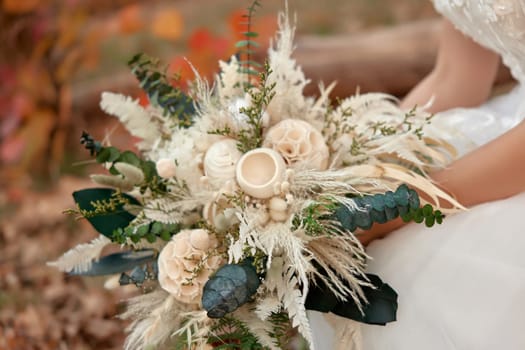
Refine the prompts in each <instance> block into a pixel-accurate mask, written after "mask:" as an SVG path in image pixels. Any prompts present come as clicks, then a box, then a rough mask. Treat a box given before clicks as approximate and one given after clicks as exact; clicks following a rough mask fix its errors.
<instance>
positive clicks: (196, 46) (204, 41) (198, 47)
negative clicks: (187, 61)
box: [188, 28, 213, 51]
mask: <svg viewBox="0 0 525 350" xmlns="http://www.w3.org/2000/svg"><path fill="white" fill-rule="evenodd" d="M212 45H213V37H212V34H211V33H210V31H209V30H208V29H207V28H199V29H196V30H195V31H194V32H193V33H191V35H190V38H189V39H188V47H189V48H190V50H191V51H205V50H209V49H210V47H211V46H212Z"/></svg>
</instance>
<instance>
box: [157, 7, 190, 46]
mask: <svg viewBox="0 0 525 350" xmlns="http://www.w3.org/2000/svg"><path fill="white" fill-rule="evenodd" d="M183 29H184V21H183V19H182V16H181V14H180V13H179V11H177V10H176V9H167V10H162V11H161V12H159V13H157V14H156V15H155V16H154V17H153V19H152V24H151V32H152V33H153V35H155V36H157V37H159V38H162V39H166V40H178V39H179V38H180V37H181V36H182V32H183Z"/></svg>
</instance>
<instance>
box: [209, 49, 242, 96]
mask: <svg viewBox="0 0 525 350" xmlns="http://www.w3.org/2000/svg"><path fill="white" fill-rule="evenodd" d="M219 67H220V69H221V73H220V74H219V75H218V76H217V78H216V81H217V93H218V95H219V99H221V100H230V99H232V98H235V97H239V96H243V95H244V91H243V88H242V82H243V81H246V74H243V73H242V72H241V71H240V69H239V61H238V60H237V57H235V56H232V57H231V58H230V60H229V61H228V62H224V61H219Z"/></svg>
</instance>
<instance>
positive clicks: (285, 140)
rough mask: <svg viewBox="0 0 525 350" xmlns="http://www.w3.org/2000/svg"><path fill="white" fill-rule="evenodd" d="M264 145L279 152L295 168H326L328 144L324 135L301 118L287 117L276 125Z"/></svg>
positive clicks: (269, 131) (269, 132)
mask: <svg viewBox="0 0 525 350" xmlns="http://www.w3.org/2000/svg"><path fill="white" fill-rule="evenodd" d="M264 145H265V146H266V147H269V148H273V149H274V150H276V151H277V152H279V153H280V154H281V155H282V156H283V158H284V159H285V160H286V162H287V164H288V165H289V166H291V167H293V168H312V169H315V170H326V168H327V166H328V157H329V154H328V146H327V145H326V143H325V142H324V138H323V135H322V134H321V133H320V132H319V131H318V130H317V129H315V128H314V127H313V126H312V125H310V124H309V123H307V122H305V121H304V120H299V119H285V120H283V121H281V122H279V123H278V124H276V125H274V126H273V127H272V128H271V129H270V130H268V134H267V135H266V139H265V140H264Z"/></svg>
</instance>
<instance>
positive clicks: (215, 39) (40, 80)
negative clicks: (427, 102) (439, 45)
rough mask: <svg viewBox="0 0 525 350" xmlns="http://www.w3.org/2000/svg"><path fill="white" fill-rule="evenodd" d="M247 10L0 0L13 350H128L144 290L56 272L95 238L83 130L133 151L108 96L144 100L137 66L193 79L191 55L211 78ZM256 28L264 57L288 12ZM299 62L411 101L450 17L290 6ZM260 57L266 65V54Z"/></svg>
mask: <svg viewBox="0 0 525 350" xmlns="http://www.w3.org/2000/svg"><path fill="white" fill-rule="evenodd" d="M250 3H251V1H245V0H191V1H190V0H171V1H161V0H147V1H145V0H144V1H136V0H135V1H131V0H1V5H0V6H1V7H0V349H120V348H122V344H123V339H124V329H125V323H124V322H123V321H121V320H119V319H118V318H117V317H116V315H118V313H119V312H120V311H122V308H123V304H122V303H121V300H122V299H125V298H126V297H129V295H131V294H132V293H134V292H133V291H130V290H128V289H120V290H113V291H108V290H105V289H103V288H102V283H103V281H101V280H97V279H82V278H78V277H68V276H65V275H64V274H62V273H59V272H57V271H55V270H53V269H52V268H50V267H47V266H46V265H45V263H46V261H51V260H54V259H56V258H57V257H58V256H60V254H61V253H63V252H65V251H66V250H67V249H69V248H71V247H74V246H75V245H76V244H78V243H81V242H85V241H88V240H90V239H91V238H93V237H95V236H96V234H95V232H94V230H92V229H91V228H90V227H89V226H88V225H86V224H85V223H84V222H76V221H74V220H73V219H72V218H69V217H67V216H66V215H64V214H62V211H63V210H64V209H67V208H69V207H72V206H73V202H72V199H71V196H70V194H71V192H72V191H74V190H76V189H79V188H82V187H87V186H90V183H89V180H88V176H87V175H88V173H89V171H88V170H89V169H90V167H91V166H92V164H90V162H89V155H88V154H87V153H86V152H84V150H83V147H81V145H80V144H79V137H80V134H81V131H82V130H86V131H88V132H89V133H91V134H92V135H93V136H94V137H95V138H97V139H103V138H107V139H108V140H110V141H111V142H112V143H113V144H114V145H117V146H118V147H120V148H124V149H125V148H128V149H130V148H133V140H132V139H131V138H130V137H129V135H128V134H126V133H125V132H124V131H123V130H122V129H121V128H120V127H119V126H118V123H117V121H116V119H112V118H111V117H108V116H105V115H104V114H103V113H101V111H100V108H99V105H98V101H99V97H100V93H101V92H102V91H114V92H120V93H123V94H128V95H131V96H133V97H135V98H140V99H144V95H142V94H141V92H140V90H139V89H138V86H137V83H136V82H135V80H134V77H133V76H132V75H131V74H130V72H129V71H128V69H127V61H128V60H129V59H130V58H131V57H132V56H133V55H134V54H136V53H139V52H144V53H147V54H148V55H150V56H153V57H159V58H160V59H161V61H162V62H164V63H165V64H166V65H169V68H168V71H169V72H173V73H179V74H180V75H181V77H182V81H185V80H188V79H191V78H192V72H191V69H190V68H189V66H188V64H187V62H186V61H185V59H184V58H187V59H188V61H190V62H191V63H192V64H193V65H194V66H195V67H196V68H197V69H198V70H199V71H200V72H201V74H202V75H204V76H206V77H208V78H212V77H213V75H214V74H215V73H216V71H217V68H218V63H217V62H218V60H220V59H222V60H226V59H228V57H229V56H230V55H232V54H233V53H235V43H236V42H237V41H238V40H240V39H241V38H242V35H241V34H240V31H241V30H242V27H240V22H241V20H242V15H243V14H244V13H245V8H246V7H247V6H248V5H249V4H250ZM262 3H263V7H262V8H260V9H259V11H258V12H257V14H256V17H255V24H254V25H255V28H254V30H255V31H257V32H258V33H259V35H260V36H259V38H258V41H259V42H260V43H261V44H262V46H263V47H264V46H265V45H267V44H268V42H269V39H270V38H271V37H272V35H273V34H274V31H275V29H276V18H277V17H276V14H277V13H278V11H279V10H281V9H282V8H283V6H284V2H283V1H278V0H263V1H262ZM289 7H290V13H292V14H296V16H297V20H298V22H297V40H296V42H297V50H296V57H297V60H298V61H299V63H300V64H301V65H303V67H304V69H305V72H306V74H307V76H308V77H310V78H311V80H312V83H311V84H310V87H309V89H308V91H307V93H309V94H315V93H316V87H317V86H318V82H320V81H325V82H326V83H330V82H331V81H333V80H337V81H338V85H337V88H336V89H335V91H334V96H336V95H338V96H345V95H349V94H352V93H354V92H355V91H356V89H360V91H383V92H389V93H392V94H394V95H397V96H402V95H403V94H404V93H406V91H408V89H410V88H411V87H412V86H413V85H414V84H415V83H416V82H417V81H418V79H420V78H421V77H422V76H423V75H424V74H426V73H427V72H428V71H429V69H430V68H431V65H432V62H433V59H434V55H435V50H436V39H435V33H436V29H437V25H436V24H437V22H436V19H437V15H436V13H435V12H434V10H433V8H432V5H431V2H430V1H421V0H351V1H348V0H323V1H308V0H289ZM261 57H263V55H262V54H261Z"/></svg>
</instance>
